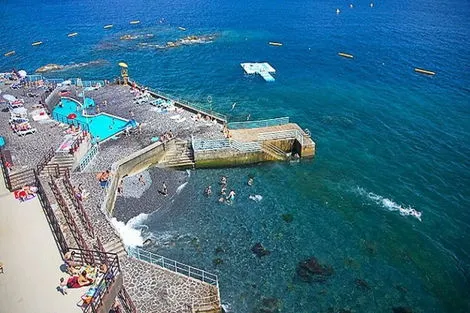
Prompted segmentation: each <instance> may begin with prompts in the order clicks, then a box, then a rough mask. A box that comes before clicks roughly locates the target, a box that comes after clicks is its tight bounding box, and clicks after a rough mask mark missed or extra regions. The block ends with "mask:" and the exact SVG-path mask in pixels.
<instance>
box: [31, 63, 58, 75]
mask: <svg viewBox="0 0 470 313" xmlns="http://www.w3.org/2000/svg"><path fill="white" fill-rule="evenodd" d="M63 68H64V66H63V65H59V64H53V63H50V64H46V65H44V66H41V67H40V68H38V69H37V70H36V73H45V72H50V71H60V70H62V69H63Z"/></svg>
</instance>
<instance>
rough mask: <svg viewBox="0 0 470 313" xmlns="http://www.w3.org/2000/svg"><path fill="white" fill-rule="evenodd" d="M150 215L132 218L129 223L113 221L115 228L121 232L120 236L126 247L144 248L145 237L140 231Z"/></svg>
mask: <svg viewBox="0 0 470 313" xmlns="http://www.w3.org/2000/svg"><path fill="white" fill-rule="evenodd" d="M147 218H148V214H145V213H141V214H139V215H137V216H135V217H133V218H131V219H130V220H129V221H128V222H127V223H124V222H121V221H118V220H117V219H116V218H114V217H113V218H112V219H111V223H112V224H113V226H114V228H116V230H117V231H118V232H119V236H120V237H121V239H122V242H123V243H124V245H125V246H128V247H142V246H143V245H144V237H143V236H142V230H141V229H140V228H141V227H142V226H145V225H143V223H144V222H145V221H146V220H147ZM139 226H140V227H139Z"/></svg>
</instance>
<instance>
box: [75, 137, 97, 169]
mask: <svg viewBox="0 0 470 313" xmlns="http://www.w3.org/2000/svg"><path fill="white" fill-rule="evenodd" d="M98 150H99V145H98V144H92V145H91V148H90V149H89V150H88V151H87V153H86V154H85V155H84V156H83V158H82V159H81V160H80V161H79V162H78V167H77V168H78V171H80V172H81V171H83V170H84V169H85V168H86V167H87V166H88V164H90V162H91V160H93V157H94V156H95V155H96V154H98Z"/></svg>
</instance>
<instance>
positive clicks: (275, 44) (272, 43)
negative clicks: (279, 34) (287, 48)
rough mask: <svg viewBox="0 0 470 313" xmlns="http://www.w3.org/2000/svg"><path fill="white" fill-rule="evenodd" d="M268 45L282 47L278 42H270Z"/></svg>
mask: <svg viewBox="0 0 470 313" xmlns="http://www.w3.org/2000/svg"><path fill="white" fill-rule="evenodd" d="M269 44H270V45H271V46H277V47H280V46H282V43H280V42H275V41H270V42H269Z"/></svg>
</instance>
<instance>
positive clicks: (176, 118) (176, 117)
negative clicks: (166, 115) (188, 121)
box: [170, 114, 181, 120]
mask: <svg viewBox="0 0 470 313" xmlns="http://www.w3.org/2000/svg"><path fill="white" fill-rule="evenodd" d="M170 118H171V119H172V120H178V119H180V118H181V115H179V114H178V115H173V116H170Z"/></svg>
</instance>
